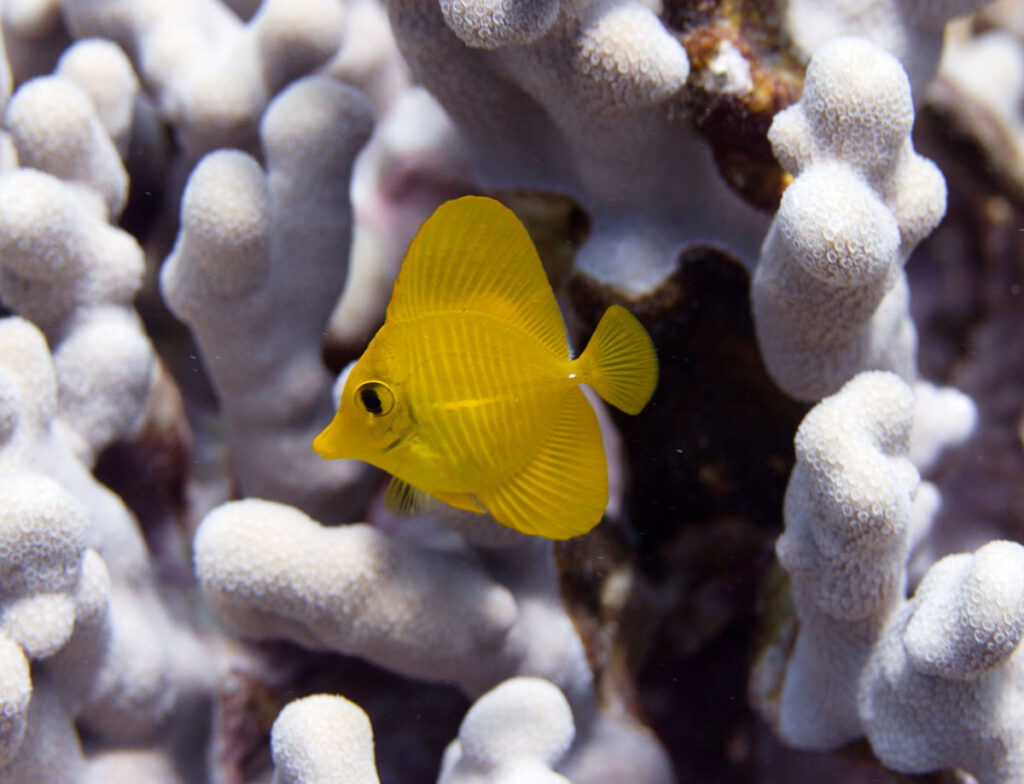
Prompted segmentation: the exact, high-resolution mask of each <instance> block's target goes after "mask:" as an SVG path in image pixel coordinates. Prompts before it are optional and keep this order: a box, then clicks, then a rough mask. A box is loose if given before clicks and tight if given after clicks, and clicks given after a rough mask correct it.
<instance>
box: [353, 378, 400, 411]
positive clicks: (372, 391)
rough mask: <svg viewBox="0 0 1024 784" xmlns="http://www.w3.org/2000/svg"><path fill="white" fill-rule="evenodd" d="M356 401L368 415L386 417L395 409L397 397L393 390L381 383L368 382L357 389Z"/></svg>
mask: <svg viewBox="0 0 1024 784" xmlns="http://www.w3.org/2000/svg"><path fill="white" fill-rule="evenodd" d="M356 400H357V401H358V402H359V405H360V406H361V407H362V408H363V410H364V411H366V412H367V413H370V414H373V415H374V416H384V415H385V414H389V413H391V409H393V408H394V407H395V395H394V393H393V392H392V391H391V389H390V388H389V387H388V386H387V385H386V384H382V383H381V382H379V381H367V382H366V383H364V384H360V385H359V388H358V389H356Z"/></svg>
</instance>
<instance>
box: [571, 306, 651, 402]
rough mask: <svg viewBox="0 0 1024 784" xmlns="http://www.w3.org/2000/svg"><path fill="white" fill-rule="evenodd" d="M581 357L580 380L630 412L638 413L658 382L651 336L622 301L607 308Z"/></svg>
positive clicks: (607, 399)
mask: <svg viewBox="0 0 1024 784" xmlns="http://www.w3.org/2000/svg"><path fill="white" fill-rule="evenodd" d="M579 361H580V363H581V364H582V370H583V372H582V374H581V376H582V378H581V380H582V381H584V382H586V383H587V384H589V385H590V386H592V387H593V388H594V391H595V392H597V394H599V395H600V396H601V397H602V398H604V399H605V400H606V401H608V402H609V403H611V404H612V405H613V406H615V407H616V408H618V409H621V410H622V411H625V412H626V413H627V414H639V413H640V409H642V408H643V407H644V406H645V405H647V401H648V400H650V399H651V395H653V394H654V388H655V387H656V386H657V385H658V358H657V356H656V355H655V353H654V344H653V343H652V342H651V336H650V335H648V334H647V330H645V329H644V328H643V326H642V325H641V324H640V322H639V321H637V320H636V318H634V316H633V314H632V313H630V312H629V311H628V310H626V309H625V308H623V307H621V306H619V305H612V306H611V307H610V308H608V310H606V311H605V314H604V315H603V316H602V317H601V321H600V322H599V323H598V325H597V329H595V330H594V334H593V336H592V337H591V338H590V342H589V343H588V344H587V347H586V348H585V349H584V350H583V354H581V355H580V358H579Z"/></svg>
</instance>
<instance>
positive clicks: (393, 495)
mask: <svg viewBox="0 0 1024 784" xmlns="http://www.w3.org/2000/svg"><path fill="white" fill-rule="evenodd" d="M439 501H443V502H444V503H446V504H448V505H449V506H454V507H455V508H456V509H463V510H465V511H467V512H475V513H476V514H483V513H484V509H483V507H482V506H480V504H478V503H477V502H476V499H475V498H473V496H471V495H470V494H469V493H427V492H425V491H423V490H420V489H419V488H418V487H413V486H412V485H411V484H409V483H408V482H406V481H405V480H403V479H399V478H398V477H397V476H393V477H391V481H390V482H389V483H388V489H387V490H386V491H385V493H384V505H385V506H386V507H387V508H388V509H390V510H391V511H392V512H394V513H395V514H401V515H414V514H419V513H420V512H433V511H435V510H436V509H437V507H438V502H439Z"/></svg>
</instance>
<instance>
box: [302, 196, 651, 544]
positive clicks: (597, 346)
mask: <svg viewBox="0 0 1024 784" xmlns="http://www.w3.org/2000/svg"><path fill="white" fill-rule="evenodd" d="M656 382H657V360H656V358H655V355H654V349H653V345H652V344H651V341H650V338H649V337H648V335H647V333H646V332H645V331H644V329H643V327H642V326H641V325H640V324H639V322H637V321H636V319H635V318H633V316H632V315H630V314H629V312H628V311H626V310H625V309H624V308H620V307H617V306H613V307H611V308H609V310H608V311H607V312H606V313H605V315H604V317H603V318H602V320H601V323H600V324H599V325H598V328H597V329H596V330H595V334H594V338H593V339H592V340H591V342H590V344H588V346H587V349H586V350H584V352H583V353H582V354H581V355H580V356H579V357H578V358H576V359H573V358H571V357H570V354H569V344H568V341H567V338H566V332H565V325H564V322H563V321H562V315H561V312H560V311H559V308H558V304H557V302H556V301H555V297H554V293H553V292H552V290H551V286H550V284H549V283H548V280H547V277H546V275H545V273H544V269H543V266H542V265H541V262H540V258H539V257H538V256H537V252H536V249H535V248H534V246H533V243H532V242H531V240H530V238H529V235H528V234H527V232H526V229H525V228H524V227H523V226H522V224H521V223H520V222H519V220H518V219H517V218H516V217H515V215H514V214H513V213H512V212H511V211H509V210H508V209H507V208H505V207H504V206H502V205H501V204H500V203H499V202H496V201H494V200H493V199H487V198H483V197H475V196H467V197H463V198H461V199H456V200H454V201H451V202H447V203H445V204H443V205H441V207H439V208H438V209H437V211H436V212H435V213H434V214H433V215H432V216H431V217H430V218H429V219H428V220H427V221H426V223H424V225H423V226H422V227H421V229H420V231H419V233H418V234H417V235H416V237H415V238H414V239H413V242H412V244H411V245H410V247H409V252H408V254H407V256H406V259H405V261H404V263H403V265H402V269H401V271H400V272H399V275H398V277H397V278H396V280H395V285H394V289H393V292H392V298H391V302H390V303H389V305H388V310H387V316H386V319H385V323H384V326H383V327H381V329H380V330H379V331H378V333H377V334H376V335H375V336H374V338H373V340H372V341H371V342H370V344H369V345H368V346H367V348H366V351H365V352H364V354H363V356H362V357H360V359H359V360H358V361H357V362H356V364H355V366H354V367H353V368H352V370H351V372H350V374H349V377H348V379H347V381H346V383H345V388H344V390H343V392H342V395H341V401H340V404H339V407H338V411H337V413H336V414H335V417H334V419H333V420H332V421H331V423H330V424H329V425H328V426H327V428H326V429H325V430H324V431H323V432H322V433H321V434H320V435H319V436H318V437H317V439H316V440H315V441H314V444H313V447H314V449H315V450H316V451H317V452H318V453H319V454H321V455H323V456H324V457H331V458H333V457H345V458H353V459H359V460H364V461H366V462H369V463H372V464H374V465H376V466H378V467H379V468H382V469H384V470H385V471H388V472H389V473H391V474H393V476H394V479H393V480H392V484H391V486H390V487H389V502H390V503H392V505H393V506H398V507H406V508H408V507H413V508H415V507H418V506H420V505H422V504H424V503H425V502H426V501H427V500H428V499H430V498H433V499H438V500H440V501H443V502H445V503H448V504H450V505H452V506H455V507H458V508H460V509H466V510H470V511H474V512H484V511H486V512H489V513H490V514H491V515H492V517H494V519H495V520H497V521H498V522H500V523H502V524H504V525H508V526H510V527H512V528H515V529H517V530H519V531H522V532H524V533H528V534H536V535H541V536H546V537H548V538H552V539H565V538H569V537H571V536H576V535H579V534H581V533H585V532H586V531H588V530H590V529H591V528H592V527H593V526H594V525H596V524H597V523H598V522H599V521H600V519H601V516H602V514H603V512H604V508H605V506H606V505H607V501H608V475H607V461H606V457H605V453H604V446H603V442H602V440H601V431H600V427H599V426H598V423H597V417H596V415H595V414H594V411H593V408H592V407H591V405H590V403H589V401H588V400H587V399H586V397H585V396H584V394H583V391H582V390H581V389H580V386H579V385H580V384H581V383H586V384H588V385H590V386H592V387H594V389H595V390H596V391H597V392H598V394H600V395H601V396H602V397H604V398H605V399H606V400H608V401H609V402H610V403H612V404H613V405H616V406H618V407H620V408H622V409H623V410H625V411H628V412H629V413H636V412H638V411H639V410H640V409H641V408H642V407H643V406H644V405H645V404H646V402H647V400H648V399H649V398H650V396H651V394H653V391H654V387H655V384H656Z"/></svg>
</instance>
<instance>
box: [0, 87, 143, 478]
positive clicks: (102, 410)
mask: <svg viewBox="0 0 1024 784" xmlns="http://www.w3.org/2000/svg"><path fill="white" fill-rule="evenodd" d="M76 89H77V88H76ZM20 93H21V91H19V94H20ZM86 102H87V103H88V101H87V100H86ZM108 144H109V141H108ZM111 153H112V154H113V155H114V157H115V158H116V157H117V153H116V152H114V151H113V149H112V148H111ZM118 165H120V161H118ZM80 193H81V192H80V191H76V190H75V189H73V188H72V187H71V186H69V185H68V184H67V183H65V182H64V181H62V180H59V179H57V178H56V177H54V176H52V175H49V174H45V173H43V172H41V171H36V170H34V169H14V170H11V171H7V172H3V173H0V299H2V300H3V301H4V303H5V304H7V305H8V307H11V308H13V309H14V310H15V311H16V312H18V313H19V314H21V315H23V316H24V317H25V318H28V319H30V320H32V321H33V322H34V323H35V324H36V325H37V326H39V328H40V329H42V330H43V332H44V333H45V334H46V336H47V338H48V339H49V341H50V343H51V344H52V345H53V346H54V353H55V362H56V364H57V373H58V380H59V383H60V395H61V419H62V421H63V422H65V423H66V424H67V426H68V428H69V430H70V431H71V432H72V433H74V434H75V435H76V440H75V443H74V447H75V450H76V451H77V453H78V454H79V456H80V457H81V458H82V459H84V460H85V461H86V462H87V463H90V464H91V463H92V461H93V460H94V458H95V456H96V454H97V453H98V452H99V451H100V450H101V449H103V448H104V447H105V446H108V445H109V444H111V443H112V442H114V441H116V440H118V439H127V438H130V437H131V436H133V435H134V434H135V432H136V430H137V429H138V427H139V425H140V423H141V421H142V416H143V414H144V412H145V405H146V400H147V397H148V394H149V390H150V387H151V386H152V384H153V379H154V377H155V372H156V357H155V355H154V352H153V347H152V345H151V344H150V342H149V339H148V337H147V336H146V334H145V331H144V330H143V328H142V323H141V321H140V320H139V318H138V316H137V315H136V313H135V311H134V310H133V309H132V307H131V303H132V299H133V297H134V295H135V292H136V291H137V290H138V288H139V287H140V286H141V284H142V275H143V259H142V251H141V249H140V248H139V246H138V243H136V241H135V239H134V238H133V237H132V236H131V235H130V234H127V233H126V232H124V231H121V230H120V229H118V228H115V227H113V226H110V225H109V224H107V223H106V221H105V219H104V218H103V217H102V216H101V215H98V214H97V213H96V211H95V209H94V208H92V207H91V206H90V202H89V200H87V199H86V200H83V199H81V198H79V196H80Z"/></svg>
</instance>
